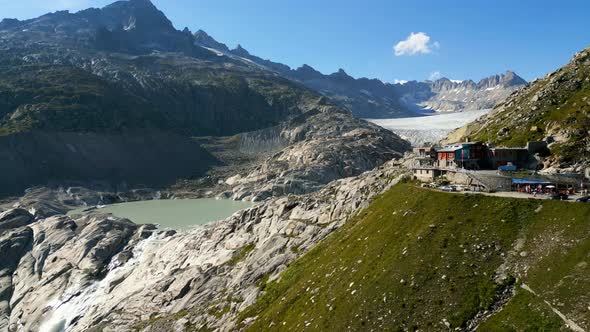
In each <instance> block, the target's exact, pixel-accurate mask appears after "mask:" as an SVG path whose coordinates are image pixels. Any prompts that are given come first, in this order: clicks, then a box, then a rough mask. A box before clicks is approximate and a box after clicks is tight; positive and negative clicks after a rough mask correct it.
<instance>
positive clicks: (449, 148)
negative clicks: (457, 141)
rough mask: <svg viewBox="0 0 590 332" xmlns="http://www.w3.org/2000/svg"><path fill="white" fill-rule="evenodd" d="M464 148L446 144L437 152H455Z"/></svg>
mask: <svg viewBox="0 0 590 332" xmlns="http://www.w3.org/2000/svg"><path fill="white" fill-rule="evenodd" d="M461 149H463V146H445V147H444V148H442V149H440V150H438V151H436V152H455V151H459V150H461Z"/></svg>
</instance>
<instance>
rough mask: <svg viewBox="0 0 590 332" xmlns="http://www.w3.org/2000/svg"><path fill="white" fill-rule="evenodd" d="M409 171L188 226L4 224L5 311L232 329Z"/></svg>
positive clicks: (49, 326) (28, 324)
mask: <svg viewBox="0 0 590 332" xmlns="http://www.w3.org/2000/svg"><path fill="white" fill-rule="evenodd" d="M404 174H405V170H404V168H403V167H402V166H401V164H399V163H398V162H393V161H392V162H388V163H386V164H385V165H384V166H382V167H381V168H379V169H376V170H374V171H371V172H366V173H364V174H362V175H360V176H358V177H352V178H346V179H342V180H337V181H333V182H332V183H330V184H328V185H327V186H326V187H324V188H323V189H321V190H320V191H318V192H316V193H313V194H308V195H301V196H295V195H288V196H284V197H278V198H272V199H268V200H266V201H264V202H263V203H260V204H259V205H257V206H254V207H252V208H249V209H246V210H243V211H241V212H238V213H236V214H234V215H233V216H232V217H230V218H228V219H227V220H225V221H222V222H218V223H214V224H210V225H206V226H201V227H198V228H196V229H194V230H192V231H190V232H183V233H175V232H166V231H158V230H155V229H154V227H153V226H141V227H140V226H137V225H135V224H133V223H131V222H130V221H128V220H124V219H119V218H114V217H112V216H109V215H101V214H94V215H88V216H85V217H82V218H79V219H76V220H74V219H71V218H70V217H65V216H55V217H50V218H46V219H41V220H39V221H37V222H35V223H34V224H31V225H29V226H25V227H20V228H18V229H16V230H11V231H10V232H8V233H5V234H3V235H2V236H0V252H1V253H2V254H3V256H2V257H5V256H4V253H6V254H7V255H9V256H10V257H14V258H15V259H14V260H10V261H4V260H3V261H2V263H0V264H2V265H1V266H0V267H1V269H2V271H4V272H3V273H2V275H3V276H4V277H3V278H2V279H1V280H2V283H1V285H2V288H1V289H0V294H2V298H1V299H2V301H3V302H1V303H3V305H2V307H1V308H2V314H3V315H4V316H3V317H4V319H3V320H2V321H0V322H2V324H4V325H3V326H4V327H6V326H8V330H9V331H17V330H27V331H29V330H30V331H38V330H43V331H47V330H59V329H62V328H65V329H66V330H68V331H86V330H88V329H90V328H99V329H101V330H105V331H121V330H129V329H131V328H139V329H142V330H146V331H157V330H159V329H164V330H170V328H171V327H173V329H177V330H183V329H184V327H185V326H194V327H197V328H204V327H208V328H215V329H221V330H231V329H233V327H234V322H235V318H236V315H237V314H238V313H239V312H240V311H241V310H243V309H244V308H246V307H247V306H248V305H250V304H252V303H253V302H254V301H255V299H256V298H257V296H258V295H259V293H260V288H259V287H258V286H260V285H261V284H260V283H264V282H266V281H267V280H273V279H275V278H277V277H279V276H280V273H281V272H282V271H283V270H284V269H285V267H286V266H287V265H288V264H289V263H290V262H292V261H293V260H294V259H295V258H297V257H299V256H300V255H302V254H303V253H305V252H307V251H308V250H309V249H311V248H312V247H313V246H314V245H315V244H316V243H317V242H318V241H320V240H321V239H323V238H325V237H326V236H327V235H329V234H330V233H331V232H333V231H334V230H336V229H338V228H339V227H340V226H342V225H343V224H344V223H345V222H346V221H347V220H349V219H350V218H352V217H353V216H354V215H355V214H356V213H357V212H358V211H360V210H361V209H362V208H364V207H366V206H368V204H369V203H370V201H371V198H372V197H374V196H375V195H377V194H379V193H381V192H383V191H384V190H385V189H387V188H389V187H390V186H391V185H393V184H395V183H396V182H397V181H399V180H400V179H401V178H403V177H404ZM15 244H17V245H15ZM257 284H258V286H257ZM229 294H231V296H228V295H229ZM155 317H159V318H155Z"/></svg>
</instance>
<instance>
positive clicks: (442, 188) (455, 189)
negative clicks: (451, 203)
mask: <svg viewBox="0 0 590 332" xmlns="http://www.w3.org/2000/svg"><path fill="white" fill-rule="evenodd" d="M439 189H440V190H442V191H446V192H455V191H457V188H455V187H453V186H444V187H440V188H439Z"/></svg>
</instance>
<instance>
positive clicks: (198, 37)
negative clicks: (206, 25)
mask: <svg viewBox="0 0 590 332" xmlns="http://www.w3.org/2000/svg"><path fill="white" fill-rule="evenodd" d="M194 36H195V43H197V44H200V45H202V46H205V47H210V48H214V49H216V50H219V51H223V52H230V50H229V48H228V47H227V45H225V44H223V43H220V42H218V41H217V40H215V38H213V37H211V36H210V35H209V34H208V33H207V32H205V31H203V30H201V29H199V30H198V31H197V32H195V34H194Z"/></svg>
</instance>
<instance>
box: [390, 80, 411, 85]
mask: <svg viewBox="0 0 590 332" xmlns="http://www.w3.org/2000/svg"><path fill="white" fill-rule="evenodd" d="M406 83H408V81H406V80H398V79H395V80H393V84H401V85H404V84H406Z"/></svg>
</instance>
